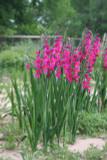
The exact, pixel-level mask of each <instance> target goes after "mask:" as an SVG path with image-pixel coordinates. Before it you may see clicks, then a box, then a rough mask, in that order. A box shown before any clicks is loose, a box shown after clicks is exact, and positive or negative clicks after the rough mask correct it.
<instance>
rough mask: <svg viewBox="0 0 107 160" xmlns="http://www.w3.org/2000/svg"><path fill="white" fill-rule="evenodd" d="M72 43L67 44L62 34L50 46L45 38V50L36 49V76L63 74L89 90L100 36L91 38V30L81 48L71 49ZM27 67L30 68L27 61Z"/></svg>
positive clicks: (70, 80)
mask: <svg viewBox="0 0 107 160" xmlns="http://www.w3.org/2000/svg"><path fill="white" fill-rule="evenodd" d="M71 47H72V46H71V45H66V44H65V41H62V35H60V36H58V37H57V38H56V40H55V42H54V44H53V46H52V47H51V46H49V44H48V42H47V39H46V38H45V39H44V44H43V50H42V51H41V50H39V51H36V52H35V54H36V58H35V60H34V61H33V63H34V67H35V76H36V77H37V78H38V77H40V75H41V74H44V75H46V76H47V78H49V76H50V75H51V72H53V73H54V74H55V76H56V77H59V76H60V75H61V74H63V76H64V77H65V78H66V79H67V80H68V81H69V82H72V81H75V82H77V83H78V82H80V75H81V73H82V74H83V75H82V79H81V85H82V87H83V88H86V89H87V90H88V91H89V89H90V87H91V86H90V80H91V76H90V73H91V72H92V68H93V65H94V63H95V61H96V57H97V56H98V55H99V51H100V49H99V47H100V37H98V35H97V36H95V39H94V40H92V39H91V34H90V32H89V31H87V32H86V34H85V35H84V37H83V40H82V42H81V45H80V47H79V48H74V49H73V50H71ZM26 68H29V65H28V62H26Z"/></svg>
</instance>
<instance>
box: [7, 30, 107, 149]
mask: <svg viewBox="0 0 107 160" xmlns="http://www.w3.org/2000/svg"><path fill="white" fill-rule="evenodd" d="M100 52H102V48H101V47H100V37H99V34H97V35H96V36H93V35H92V33H91V31H89V30H88V29H86V30H85V31H84V32H83V36H82V40H81V41H80V43H79V45H78V47H74V46H73V45H72V44H71V43H69V42H68V41H67V39H66V40H64V38H63V36H62V35H59V36H57V38H56V39H55V40H54V41H53V42H52V43H50V42H49V41H48V38H44V41H43V45H42V49H41V50H36V51H35V57H34V58H33V57H30V56H29V57H28V53H27V56H26V58H28V59H27V62H26V64H25V66H26V68H27V69H28V71H29V72H28V73H26V70H25V71H24V76H23V86H21V87H20V86H19V85H18V84H17V81H16V79H14V80H12V86H13V90H12V91H11V92H10V91H8V95H9V98H10V101H11V104H12V117H13V118H12V119H13V121H14V115H15V116H17V118H18V120H19V126H20V128H21V129H24V131H25V129H26V133H27V138H28V140H29V143H30V146H31V149H32V151H35V150H36V149H37V144H38V142H39V140H40V138H41V135H42V142H43V147H45V148H47V145H48V144H49V142H50V146H52V145H53V143H54V137H57V140H58V144H59V140H60V137H61V136H60V134H61V133H62V132H63V134H62V135H63V144H65V142H66V137H68V140H69V141H70V142H71V143H74V141H75V138H76V133H77V129H78V123H79V117H80V116H81V115H82V114H81V113H83V111H85V113H86V112H88V111H89V112H93V111H94V112H96V111H97V112H99V111H103V110H104V109H105V108H106V106H107V74H106V71H107V49H105V51H104V53H103V54H102V56H99V55H100ZM101 57H102V59H101ZM32 58H33V60H32ZM91 84H93V85H92V88H91ZM87 91H88V92H87ZM14 102H15V103H14ZM15 105H16V106H15ZM23 115H24V116H23ZM66 131H67V136H66ZM68 131H69V136H68Z"/></svg>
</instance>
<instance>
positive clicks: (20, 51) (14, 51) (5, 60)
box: [0, 40, 39, 76]
mask: <svg viewBox="0 0 107 160" xmlns="http://www.w3.org/2000/svg"><path fill="white" fill-rule="evenodd" d="M4 42H5V41H4ZM4 48H7V49H4V50H2V51H1V52H0V72H1V74H3V75H6V76H7V75H8V76H9V75H10V74H11V75H13V74H14V75H20V73H21V72H22V71H23V69H24V67H25V64H24V63H25V62H26V57H25V54H26V53H27V51H29V55H30V56H34V54H33V53H34V52H35V48H37V49H38V48H39V45H38V42H37V41H36V42H35V41H34V42H33V41H31V40H27V41H22V42H20V43H16V44H15V45H13V46H11V47H9V45H7V43H5V44H4Z"/></svg>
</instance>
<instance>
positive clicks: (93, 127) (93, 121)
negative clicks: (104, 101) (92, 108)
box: [78, 112, 107, 136]
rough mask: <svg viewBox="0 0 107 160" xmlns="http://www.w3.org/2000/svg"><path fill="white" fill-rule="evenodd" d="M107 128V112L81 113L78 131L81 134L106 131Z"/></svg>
mask: <svg viewBox="0 0 107 160" xmlns="http://www.w3.org/2000/svg"><path fill="white" fill-rule="evenodd" d="M106 129H107V112H105V113H87V112H83V113H82V114H80V121H79V124H78V131H79V133H80V134H85V135H90V136H92V135H94V134H98V133H101V132H104V131H105V130H106Z"/></svg>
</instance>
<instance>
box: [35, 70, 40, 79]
mask: <svg viewBox="0 0 107 160" xmlns="http://www.w3.org/2000/svg"><path fill="white" fill-rule="evenodd" d="M35 72H36V74H35V76H36V77H37V78H38V77H39V76H40V74H41V72H42V71H41V70H40V68H37V69H36V70H35Z"/></svg>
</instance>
